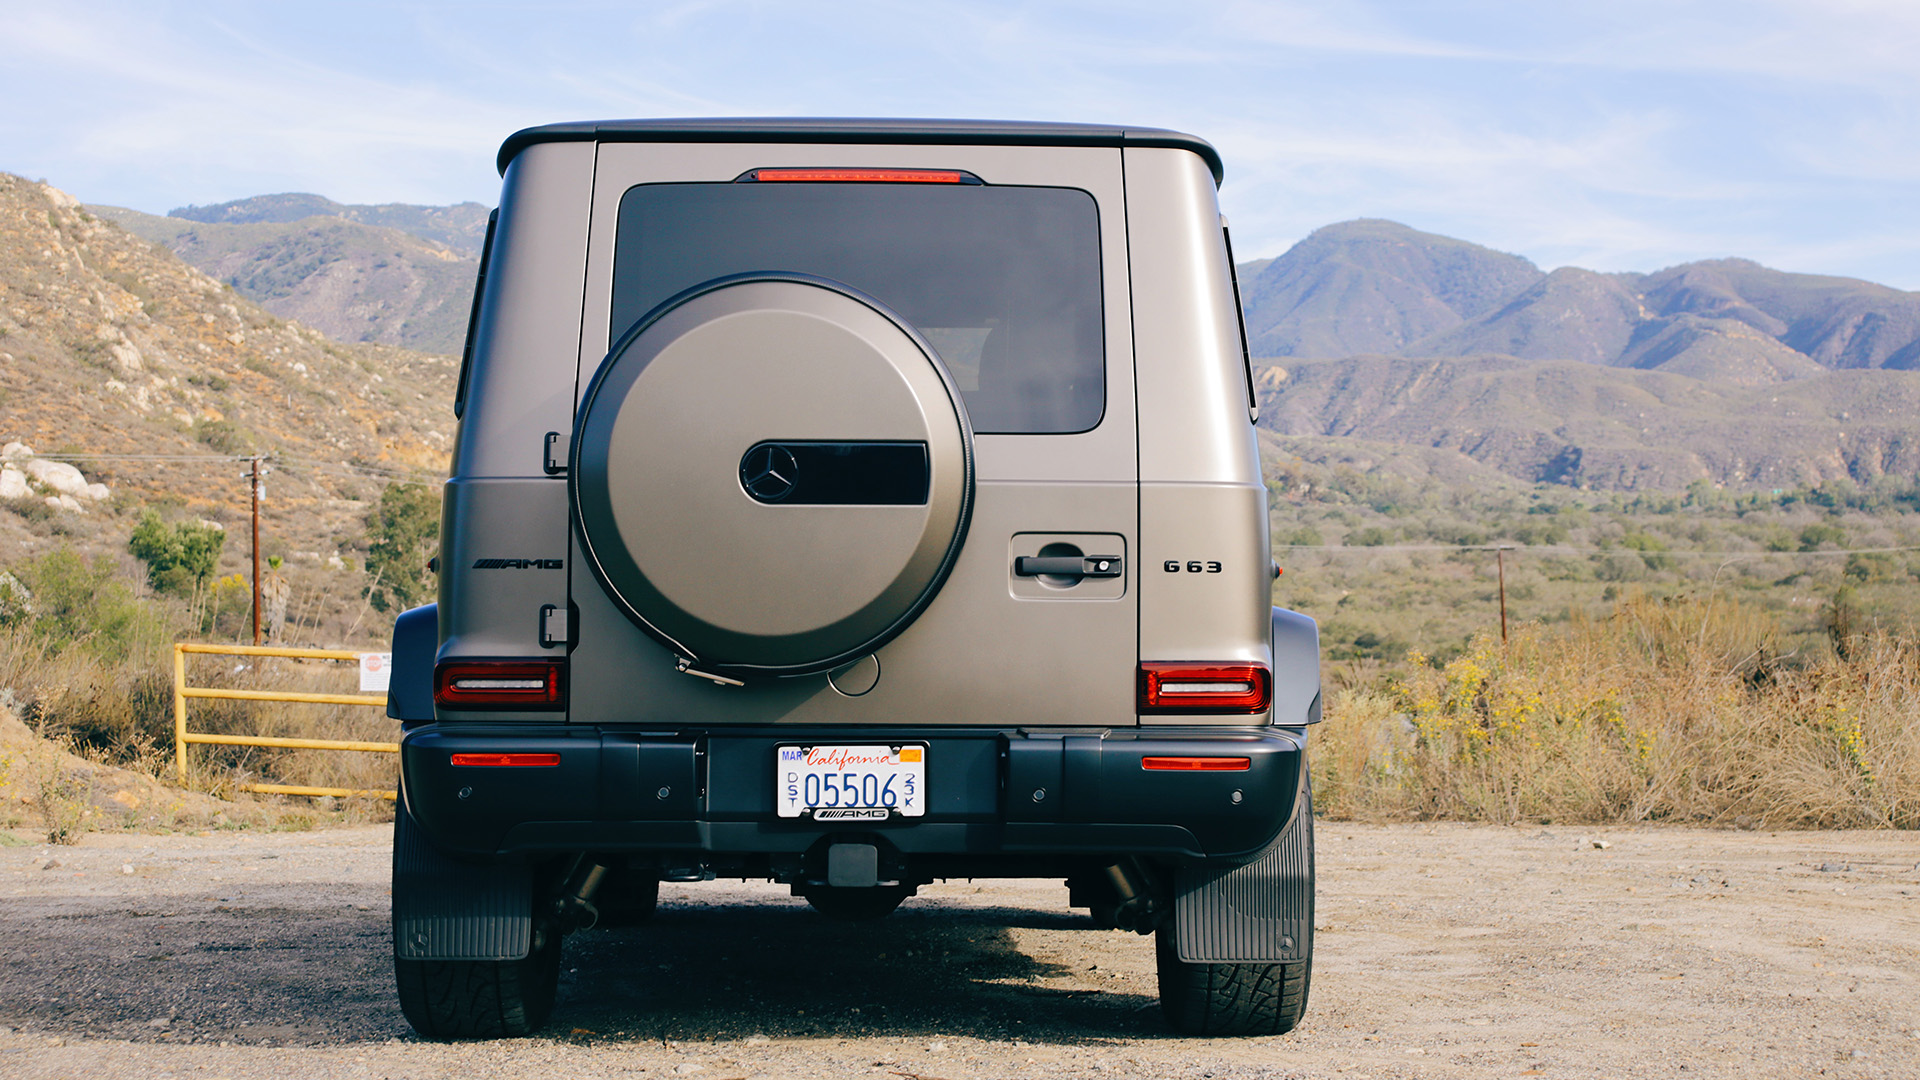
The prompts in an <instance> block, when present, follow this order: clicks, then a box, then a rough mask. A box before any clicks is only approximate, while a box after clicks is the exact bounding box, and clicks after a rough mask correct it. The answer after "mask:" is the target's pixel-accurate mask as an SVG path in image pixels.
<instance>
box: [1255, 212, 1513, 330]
mask: <svg viewBox="0 0 1920 1080" xmlns="http://www.w3.org/2000/svg"><path fill="white" fill-rule="evenodd" d="M1540 277H1541V274H1540V270H1539V268H1538V267H1536V266H1534V265H1533V264H1532V263H1530V262H1528V261H1527V260H1525V259H1523V258H1520V257H1519V256H1517V255H1507V254H1504V253H1502V252H1498V251H1493V250H1490V249H1488V248H1483V247H1481V246H1479V245H1478V244H1469V243H1467V242H1466V241H1464V240H1455V239H1453V238H1451V237H1446V236H1436V235H1434V234H1432V233H1423V232H1420V231H1418V230H1415V229H1409V228H1407V227H1406V226H1405V225H1401V224H1398V223H1396V222H1392V221H1348V222H1343V223H1341V224H1338V225H1329V226H1327V227H1325V228H1323V229H1317V230H1315V231H1314V233H1313V235H1311V236H1309V237H1307V238H1306V239H1305V240H1302V241H1300V242H1299V243H1298V244H1295V245H1294V246H1293V247H1292V248H1290V249H1288V251H1287V252H1286V254H1284V255H1281V256H1280V257H1279V258H1277V259H1273V260H1271V261H1270V262H1266V263H1264V264H1261V263H1249V264H1243V265H1242V266H1241V267H1240V288H1241V299H1242V301H1243V302H1244V304H1245V307H1246V317H1247V336H1248V339H1249V342H1250V344H1251V345H1252V348H1253V352H1254V355H1255V356H1350V355H1354V354H1357V353H1395V352H1399V351H1400V350H1401V349H1402V348H1404V347H1405V346H1407V345H1409V344H1411V343H1412V342H1415V341H1418V340H1420V339H1422V338H1425V337H1429V336H1432V335H1434V334H1436V333H1441V332H1444V331H1447V330H1450V329H1452V328H1454V327H1456V326H1459V325H1460V324H1461V323H1463V322H1465V321H1467V320H1468V319H1472V318H1474V317H1476V316H1479V315H1482V314H1484V313H1486V312H1487V311H1489V310H1491V309H1493V308H1496V307H1498V306H1499V305H1500V303H1501V302H1502V301H1504V300H1506V299H1508V298H1509V297H1511V296H1513V295H1514V294H1516V293H1518V292H1519V291H1520V290H1522V289H1524V288H1526V287H1527V286H1528V285H1531V284H1533V283H1534V282H1535V281H1538V280H1539V279H1540Z"/></svg>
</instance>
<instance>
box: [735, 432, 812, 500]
mask: <svg viewBox="0 0 1920 1080" xmlns="http://www.w3.org/2000/svg"><path fill="white" fill-rule="evenodd" d="M799 482H800V463H799V462H798V461H795V460H794V458H793V451H791V450H789V449H787V448H786V447H784V446H781V445H780V444H779V443H761V444H760V445H758V446H756V447H754V448H753V449H751V450H748V451H747V454H746V456H745V457H743V458H741V459H740V486H741V487H743V488H746V489H747V494H749V495H751V496H753V497H754V498H756V499H758V500H760V501H761V502H764V503H774V502H779V501H780V500H781V499H784V498H786V497H787V496H789V495H791V494H793V489H794V485H796V484H798V483H799Z"/></svg>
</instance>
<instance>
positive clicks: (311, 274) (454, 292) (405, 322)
mask: <svg viewBox="0 0 1920 1080" xmlns="http://www.w3.org/2000/svg"><path fill="white" fill-rule="evenodd" d="M87 209H88V210H89V212H91V213H94V214H96V215H98V216H100V217H103V218H107V219H109V220H111V221H114V222H116V223H117V224H119V225H120V226H122V227H123V228H125V229H127V230H128V231H129V232H132V233H135V234H136V235H138V236H141V237H143V238H145V239H147V240H150V241H152V242H154V243H156V244H160V245H162V246H163V247H166V248H167V249H168V250H170V251H172V252H173V253H174V254H176V255H178V256H180V257H181V258H182V259H184V260H185V261H187V262H188V263H190V264H192V265H193V266H195V267H198V268H199V269H200V270H202V271H205V272H206V273H207V274H208V275H209V276H211V277H213V278H215V279H216V280H219V281H222V282H225V283H226V284H228V285H231V286H233V288H234V290H235V291H236V292H238V293H239V294H240V295H242V296H245V297H247V298H248V299H250V300H253V301H254V302H256V303H258V304H260V305H261V306H262V307H264V308H266V309H267V310H268V311H270V312H272V313H274V314H275V315H278V316H280V317H281V318H286V319H297V320H299V321H300V322H302V323H304V324H306V325H308V326H311V327H313V328H315V329H317V330H320V331H322V332H323V333H325V334H327V335H328V336H329V337H331V338H333V339H335V340H337V341H351V342H376V343H380V344H385V345H398V346H401V347H404V348H408V349H415V350H419V351H422V352H431V353H439V354H442V355H451V354H454V353H457V352H459V351H460V346H461V341H462V339H463V338H464V337H465V334H466V328H467V313H468V310H469V308H470V307H471V305H472V302H473V282H474V276H475V273H476V271H477V270H478V268H479V250H480V245H481V241H482V240H483V239H484V238H485V235H486V223H487V210H486V208H485V207H482V206H480V205H479V204H477V203H463V204H460V205H458V206H444V207H442V206H408V205H403V204H394V205H389V206H342V205H340V204H338V203H334V202H332V201H330V200H327V199H323V198H321V197H320V196H318V195H266V196H260V197H258V198H253V199H244V200H241V201H239V202H236V203H222V204H220V205H218V206H204V207H201V206H189V207H185V208H183V209H179V210H175V211H173V212H172V213H170V214H168V215H167V216H166V217H159V216H156V215H153V214H143V213H140V212H138V211H135V210H126V209H122V208H119V207H109V206H90V207H88V208H87Z"/></svg>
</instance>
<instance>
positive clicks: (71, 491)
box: [26, 458, 87, 495]
mask: <svg viewBox="0 0 1920 1080" xmlns="http://www.w3.org/2000/svg"><path fill="white" fill-rule="evenodd" d="M26 469H27V475H28V476H31V477H33V478H34V479H35V480H38V481H40V483H41V484H42V485H43V486H46V487H49V488H52V489H53V490H55V491H57V492H59V493H60V494H62V495H85V494H86V493H87V478H86V477H85V476H82V475H81V474H80V470H79V469H76V468H74V467H73V466H71V465H69V464H67V463H66V462H64V461H47V460H46V459H44V458H34V459H32V460H30V461H28V462H27V465H26Z"/></svg>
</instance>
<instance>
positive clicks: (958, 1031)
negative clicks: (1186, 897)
mask: <svg viewBox="0 0 1920 1080" xmlns="http://www.w3.org/2000/svg"><path fill="white" fill-rule="evenodd" d="M1027 925H1036V926H1040V927H1043V928H1045V929H1048V930H1063V931H1065V930H1071V931H1074V932H1084V933H1086V934H1088V935H1089V936H1095V935H1105V934H1108V933H1112V931H1103V930H1096V929H1093V924H1092V923H1091V922H1090V921H1088V920H1087V919H1085V918H1084V917H1082V918H1075V917H1074V916H1072V915H1070V914H1066V913H1061V914H1059V915H1057V916H1056V915H1053V914H1052V913H1041V912H1034V911H1030V910H1027V909H1024V908H995V907H958V906H951V905H944V904H942V905H921V904H915V903H913V902H911V901H910V902H909V903H908V904H907V905H906V906H904V907H902V908H901V909H900V910H899V911H896V912H895V913H894V914H892V915H890V916H888V917H887V918H885V919H882V920H880V921H878V922H871V923H846V922H836V921H833V920H829V919H826V918H823V917H821V916H820V915H818V914H817V913H815V912H813V911H812V910H811V909H809V908H807V907H806V906H804V904H802V903H800V902H798V901H795V902H793V903H789V904H779V903H757V904H739V903H735V904H729V905H725V906H714V907H705V906H701V905H694V904H686V905H679V904H674V905H668V904H662V906H661V908H660V911H659V913H658V914H657V915H656V916H655V917H654V918H653V919H651V920H649V921H648V922H645V923H642V924H640V925H638V926H633V927H627V928H622V929H616V930H606V931H593V932H589V933H587V934H583V935H578V936H577V937H576V938H573V939H570V940H569V942H568V949H567V953H566V956H565V963H564V966H563V968H562V974H561V991H560V1003H559V1007H558V1008H557V1009H556V1011H555V1023H554V1028H555V1030H556V1032H557V1033H564V1032H567V1031H569V1030H572V1029H574V1028H579V1029H584V1030H585V1031H586V1032H590V1033H593V1034H600V1035H615V1034H624V1035H627V1036H646V1037H651V1038H656V1039H684V1038H701V1037H711V1038H729V1037H746V1036H752V1035H756V1034H757V1035H765V1036H767V1037H769V1038H805V1037H808V1036H818V1037H833V1038H849V1037H856V1036H869V1035H873V1036H895V1037H903V1038H913V1037H942V1036H970V1037H973V1038H979V1039H1000V1040H1006V1039H1022V1040H1024V1041H1027V1042H1034V1043H1048V1042H1073V1043H1085V1042H1093V1041H1104V1040H1119V1039H1137V1038H1140V1037H1142V1036H1147V1037H1153V1036H1162V1035H1170V1034H1171V1032H1170V1031H1169V1030H1168V1028H1167V1027H1166V1025H1165V1023H1164V1022H1163V1021H1162V1020H1161V1019H1160V1015H1159V1010H1158V1008H1157V1004H1158V999H1157V998H1155V997H1154V996H1152V995H1150V994H1142V993H1139V992H1137V988H1135V989H1106V988H1101V987H1098V986H1096V985H1090V983H1095V982H1097V981H1098V980H1097V979H1094V980H1086V979H1075V980H1073V985H1072V986H1071V987H1056V986H1048V985H1044V980H1048V979H1051V978H1056V977H1060V976H1067V975H1072V974H1076V973H1075V972H1073V971H1071V970H1069V969H1068V968H1066V967H1063V966H1061V965H1058V964H1054V963H1050V962H1047V961H1043V960H1039V959H1035V958H1034V957H1032V956H1028V955H1026V954H1024V953H1022V952H1020V951H1019V950H1018V949H1017V948H1016V947H1015V944H1014V939H1013V935H1012V934H1011V933H1010V932H1009V928H1010V927H1012V926H1027ZM1127 945H1128V946H1130V947H1137V948H1140V949H1143V950H1151V949H1152V948H1153V943H1152V942H1151V941H1150V940H1148V939H1145V938H1138V939H1132V940H1129V941H1128V942H1127ZM1093 974H1096V975H1097V973H1093Z"/></svg>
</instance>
